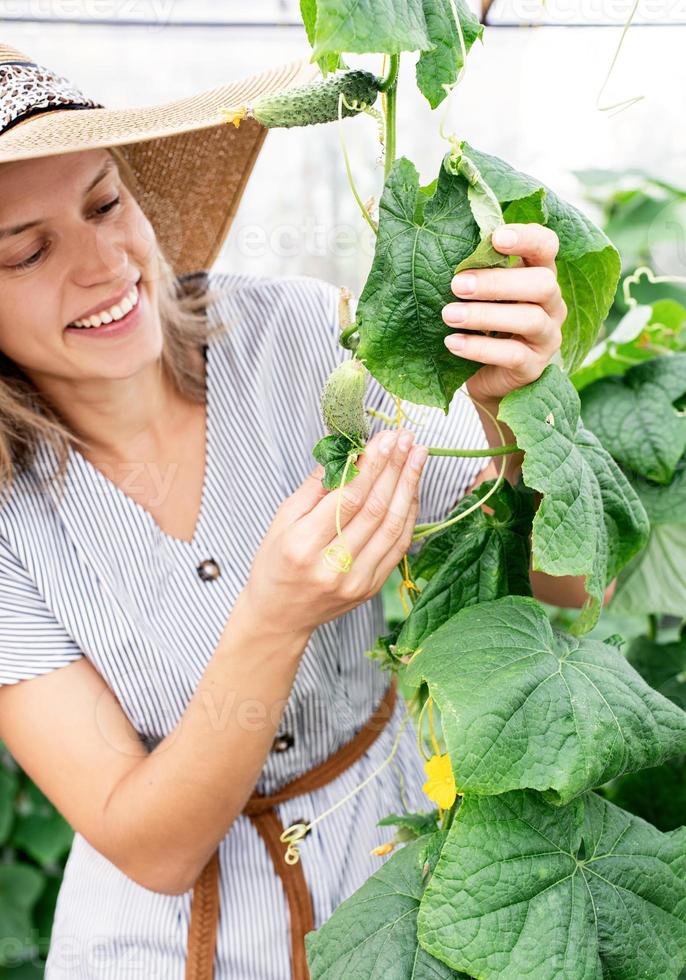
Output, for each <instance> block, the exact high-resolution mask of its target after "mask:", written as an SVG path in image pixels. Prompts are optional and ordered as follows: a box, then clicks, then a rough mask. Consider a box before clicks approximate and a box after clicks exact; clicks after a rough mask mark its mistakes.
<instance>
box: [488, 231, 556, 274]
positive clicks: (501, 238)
mask: <svg viewBox="0 0 686 980" xmlns="http://www.w3.org/2000/svg"><path fill="white" fill-rule="evenodd" d="M491 241H492V242H493V246H494V247H495V248H497V250H498V251H499V252H503V253H504V254H505V255H508V254H512V255H518V256H520V257H521V258H522V260H523V261H524V263H525V264H526V265H529V266H541V265H544V266H548V268H549V269H552V270H553V271H555V257H556V255H557V253H558V252H559V250H560V239H559V238H558V237H557V234H556V233H555V232H554V231H553V230H552V228H546V227H545V225H542V224H539V223H537V222H534V221H532V222H531V223H530V224H517V223H514V222H512V223H511V224H507V225H500V227H498V228H496V230H495V231H494V232H493V235H492V237H491Z"/></svg>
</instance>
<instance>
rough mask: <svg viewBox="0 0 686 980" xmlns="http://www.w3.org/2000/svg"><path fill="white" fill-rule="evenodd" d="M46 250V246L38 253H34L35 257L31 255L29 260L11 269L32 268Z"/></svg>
mask: <svg viewBox="0 0 686 980" xmlns="http://www.w3.org/2000/svg"><path fill="white" fill-rule="evenodd" d="M45 248H46V246H45V245H44V246H43V247H42V248H39V249H38V251H37V252H34V253H33V255H30V256H29V257H28V259H24V261H23V262H19V264H18V265H11V266H10V269H28V268H30V266H32V265H35V264H36V262H37V261H38V259H39V258H40V257H41V255H42V254H43V252H44V251H45Z"/></svg>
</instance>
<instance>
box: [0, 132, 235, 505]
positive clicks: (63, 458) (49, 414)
mask: <svg viewBox="0 0 686 980" xmlns="http://www.w3.org/2000/svg"><path fill="white" fill-rule="evenodd" d="M107 150H108V152H109V153H110V154H111V155H112V156H113V157H114V158H115V160H116V161H117V165H118V167H119V172H120V174H121V177H122V181H123V183H124V184H125V186H126V187H127V189H128V190H129V191H130V192H131V193H132V194H133V196H134V197H135V196H136V193H135V191H136V177H135V174H134V173H133V172H132V170H131V168H130V166H129V164H128V161H127V160H126V158H125V157H124V156H123V155H122V154H121V152H120V151H119V150H118V149H117V148H116V147H107ZM157 260H158V263H159V266H158V267H159V270H160V277H159V282H158V303H159V313H160V322H161V324H162V337H163V340H162V352H161V355H160V361H161V368H162V371H163V374H164V375H165V376H166V378H167V379H168V380H169V381H170V382H171V384H172V386H173V388H174V389H175V390H176V391H177V392H178V393H179V394H181V395H182V396H183V397H185V398H187V399H188V400H190V401H193V402H197V403H199V404H203V403H204V401H205V382H204V378H203V374H202V369H201V368H199V366H198V361H197V353H198V351H199V349H200V348H201V347H202V346H203V345H204V344H206V343H208V342H209V341H210V339H211V338H212V337H214V336H215V335H216V334H218V333H224V332H225V330H226V325H225V324H224V323H219V324H215V325H210V324H209V322H208V319H207V309H208V307H209V306H210V305H211V304H212V303H214V302H215V300H216V299H217V298H218V297H219V296H221V295H222V290H214V289H210V288H209V286H208V284H207V276H206V275H205V274H204V273H205V272H206V270H199V272H198V278H199V285H198V284H196V283H195V282H194V281H193V280H194V276H190V277H183V278H182V279H179V278H177V277H176V275H175V273H174V270H173V268H172V266H171V264H170V263H169V261H168V260H167V258H166V256H165V254H164V253H163V251H162V249H161V248H160V245H159V243H157ZM184 280H185V281H184ZM42 441H45V442H47V443H48V444H49V445H50V446H51V447H52V448H53V450H54V451H55V454H56V457H57V471H56V472H55V473H54V474H52V475H51V477H50V480H51V481H52V480H56V481H57V482H59V483H60V484H63V481H64V477H65V475H66V468H67V463H68V460H69V449H70V447H71V448H73V449H78V448H79V447H82V448H85V447H86V446H87V444H86V443H85V442H84V441H83V440H82V439H80V438H79V437H78V436H77V435H76V433H75V432H74V431H72V429H71V428H70V427H69V425H68V424H67V422H66V421H65V419H64V418H63V417H62V416H61V415H60V413H59V412H58V411H57V409H56V408H55V407H54V406H53V405H51V404H50V403H49V401H48V400H47V399H46V398H45V397H44V395H43V393H42V392H40V391H39V390H38V389H37V388H36V386H35V385H34V384H33V383H32V381H31V380H30V379H29V378H28V377H27V375H26V374H25V373H24V372H23V371H22V369H21V368H20V367H19V365H17V364H16V363H15V362H14V361H13V360H11V358H9V357H7V356H6V355H5V354H4V353H3V352H2V351H0V497H3V496H4V495H5V494H9V493H10V491H11V488H12V486H13V483H14V480H15V479H16V477H17V476H18V475H19V474H20V473H22V472H23V471H24V470H26V469H28V468H29V467H30V466H31V464H32V463H33V461H34V459H35V456H36V451H37V449H38V445H39V443H41V442H42ZM62 488H63V487H62ZM1 503H2V500H1V499H0V505H1Z"/></svg>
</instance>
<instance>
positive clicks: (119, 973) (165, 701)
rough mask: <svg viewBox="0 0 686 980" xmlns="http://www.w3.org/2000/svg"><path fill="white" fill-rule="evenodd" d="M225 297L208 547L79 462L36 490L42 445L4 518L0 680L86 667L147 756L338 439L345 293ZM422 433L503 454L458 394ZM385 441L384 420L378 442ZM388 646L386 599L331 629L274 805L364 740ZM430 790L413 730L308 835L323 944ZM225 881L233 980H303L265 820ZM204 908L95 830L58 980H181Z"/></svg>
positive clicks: (212, 375) (203, 513)
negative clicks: (329, 443)
mask: <svg viewBox="0 0 686 980" xmlns="http://www.w3.org/2000/svg"><path fill="white" fill-rule="evenodd" d="M209 285H210V287H213V288H219V289H220V290H221V296H220V298H219V299H218V300H217V301H216V302H215V303H213V304H212V305H211V307H210V309H209V311H208V316H209V319H210V322H211V323H219V322H223V323H226V324H227V325H228V329H227V331H226V332H225V333H222V334H219V335H216V336H215V337H214V338H212V339H211V340H210V342H209V344H208V345H207V346H206V348H205V357H206V369H207V370H206V377H207V413H208V426H207V435H206V440H207V445H206V453H207V455H206V469H205V476H204V485H203V492H202V504H201V510H200V515H199V519H198V524H197V527H196V529H195V533H194V536H193V540H192V541H190V542H188V541H184V540H181V539H178V538H174V537H172V536H170V535H168V534H166V533H164V532H163V531H162V530H161V529H160V528H159V526H158V525H157V523H156V521H155V520H154V519H153V517H152V515H151V514H150V513H149V512H148V511H147V510H146V509H145V508H143V507H142V506H141V505H139V504H138V503H137V502H136V501H134V499H133V498H132V497H129V496H128V495H127V494H126V493H125V492H124V491H123V490H122V489H120V488H119V487H117V486H116V485H115V484H114V483H112V482H111V481H110V480H109V479H108V478H107V477H106V476H105V475H104V474H103V473H102V472H100V471H99V470H98V469H97V468H96V467H94V466H93V465H92V464H91V463H89V462H88V461H87V460H86V459H85V457H83V456H82V455H81V454H80V453H78V452H76V451H71V452H70V458H69V465H68V472H67V480H66V492H65V493H64V495H62V496H60V495H59V494H58V493H57V491H56V489H55V488H54V487H53V488H51V489H50V490H49V491H48V492H45V491H40V490H39V489H38V487H37V483H36V476H37V475H44V474H45V473H47V472H51V471H52V467H53V466H54V463H55V458H54V455H53V453H52V450H50V449H49V448H48V447H47V446H46V445H43V446H41V448H40V450H39V453H38V457H37V460H36V463H35V465H34V467H33V468H32V469H30V470H28V471H27V472H25V473H24V474H22V475H21V476H20V477H19V479H18V481H17V483H16V485H15V487H14V489H13V492H12V494H11V496H10V497H9V499H8V500H7V502H6V503H5V504H4V506H3V507H2V508H0V683H2V684H13V683H16V682H18V681H21V680H23V679H26V678H31V677H35V676H38V675H40V674H45V673H46V672H48V671H51V670H55V669H57V668H59V667H62V666H65V665H67V664H69V663H71V662H72V661H74V660H77V659H78V658H79V657H83V656H86V657H88V658H89V660H90V661H91V662H92V663H93V665H94V666H95V667H96V669H97V670H98V671H99V672H100V674H101V675H102V677H103V678H104V679H105V681H106V683H107V684H108V685H109V687H110V688H111V689H112V691H113V692H114V694H115V695H116V697H117V698H118V700H119V703H120V704H121V707H122V709H123V711H124V712H125V713H126V715H127V717H128V719H129V720H130V722H131V724H132V725H133V726H134V728H135V729H136V731H137V732H138V733H139V735H140V738H141V740H142V741H143V742H144V744H145V745H146V746H147V747H148V748H149V749H150V750H152V749H153V748H154V747H155V745H157V744H158V742H159V741H160V740H162V739H163V738H164V737H165V736H166V735H167V734H168V733H169V732H170V731H171V730H172V729H173V728H174V727H175V726H176V725H177V723H178V722H179V720H180V718H181V716H182V715H183V713H184V710H185V708H186V706H187V704H188V702H189V700H190V698H191V696H192V694H193V692H194V690H195V688H196V686H197V684H198V682H199V680H200V678H201V675H202V673H203V671H204V670H205V668H206V666H207V663H208V661H209V659H210V658H211V656H212V654H213V652H214V650H215V648H216V645H217V643H218V641H219V638H220V635H221V633H222V631H223V629H224V625H225V623H226V620H227V618H228V616H229V614H230V612H231V609H232V606H233V604H234V602H235V600H236V597H237V596H238V594H239V592H240V591H241V589H242V588H243V587H244V584H245V582H246V580H247V577H248V574H249V571H250V566H251V562H252V558H253V556H254V553H255V551H256V550H257V548H258V547H259V544H260V542H261V540H262V538H263V536H264V534H265V533H266V531H267V529H268V527H269V525H270V523H271V521H272V519H273V516H274V513H275V511H276V509H277V507H278V506H279V504H280V503H281V501H282V500H283V499H284V498H285V497H286V496H288V495H289V494H291V493H292V492H293V491H294V490H295V489H296V488H297V487H298V486H299V485H300V484H301V483H302V482H303V480H304V479H305V477H306V476H307V474H308V473H309V472H310V471H311V469H312V467H313V465H314V460H313V457H312V453H311V450H312V446H313V445H314V443H315V442H316V441H317V440H318V439H319V438H320V437H321V436H322V435H324V430H323V427H322V422H321V418H320V413H319V394H320V391H321V387H322V383H323V381H324V379H325V378H326V376H327V375H328V374H329V372H330V371H331V370H332V369H333V368H334V366H335V365H336V364H338V363H340V362H341V360H343V359H345V358H347V357H350V356H351V355H350V353H349V352H348V351H346V350H344V349H343V348H342V347H341V346H340V345H339V344H338V331H339V325H338V289H337V288H336V287H335V286H333V285H331V284H330V283H327V282H323V281H321V280H319V279H315V278H311V277H307V276H293V277H283V278H267V277H257V276H248V275H233V274H224V273H210V275H209ZM370 382H371V383H370V386H369V389H368V397H367V400H366V401H367V405H368V406H370V407H374V408H376V409H378V410H380V411H385V412H387V413H392V412H393V408H394V404H395V402H394V399H392V398H391V397H390V396H389V395H388V394H387V393H386V392H385V391H384V390H383V389H382V388H381V387H380V386H379V385H378V384H377V383H376V382H375V381H374V379H370ZM422 412H423V413H424V414H423V415H422ZM412 414H413V417H416V420H417V424H409V423H407V427H408V428H412V429H414V430H415V431H416V432H417V441H418V442H423V443H426V444H428V445H438V446H463V447H472V448H484V447H486V446H487V445H488V443H487V440H486V437H485V434H484V431H483V428H482V426H481V423H480V421H479V418H478V415H477V414H476V411H475V410H474V408H473V407H472V405H471V403H470V402H469V401H468V399H467V398H464V397H462V396H461V395H459V394H457V395H456V396H455V398H454V399H453V402H452V405H451V410H450V412H449V414H448V415H447V416H446V415H445V414H444V413H443V412H442V411H441V410H440V409H428V408H427V409H415V410H413V413H412ZM383 425H384V423H383V422H382V421H380V420H379V419H378V418H374V419H373V424H372V431H373V432H374V431H377V430H378V429H379V428H380V427H381V426H383ZM488 462H489V459H488V458H483V457H482V458H478V457H477V458H474V459H461V460H460V459H449V458H445V457H433V458H431V459H430V460H429V462H428V463H427V465H426V467H425V470H424V473H423V475H422V484H421V488H420V494H421V509H420V514H419V517H418V520H419V521H422V522H423V521H428V520H436V519H438V518H439V517H441V516H443V515H445V514H446V513H447V512H448V511H449V510H450V509H451V508H452V506H454V504H455V503H456V502H457V501H458V500H459V499H460V498H461V497H462V496H463V495H464V492H465V490H466V488H467V487H468V485H469V484H470V483H471V482H472V481H473V480H474V478H475V477H476V475H477V473H478V472H479V471H480V470H481V469H482V468H483V467H484V466H486V465H487V463H488ZM132 476H133V477H134V478H135V475H133V474H132ZM206 559H213V560H214V561H215V562H217V564H218V565H219V568H220V572H221V574H220V575H219V577H218V578H214V579H212V578H210V579H207V578H203V577H201V575H200V574H199V571H198V566H199V565H200V563H201V562H203V561H204V560H206ZM384 632H387V629H386V624H385V622H384V616H383V609H382V602H381V596H380V595H377V596H375V597H373V598H372V599H371V600H369V601H368V602H366V603H364V604H363V605H361V606H358V607H357V608H356V609H354V610H352V611H350V612H348V613H346V614H345V615H343V616H340V617H339V618H337V619H335V620H333V621H331V622H328V623H325V624H323V625H322V626H320V627H318V628H317V629H316V630H315V631H314V633H313V634H312V636H311V638H310V640H309V642H308V644H307V648H306V650H305V653H304V655H303V657H302V661H301V663H300V666H299V669H298V672H297V676H296V679H295V683H294V685H293V689H292V691H291V694H290V698H289V701H288V704H287V706H286V709H285V712H284V715H283V718H282V720H281V723H280V727H279V731H278V736H279V737H278V738H277V739H276V740H275V742H274V746H273V748H272V751H271V752H270V753H269V755H268V757H267V759H266V762H265V764H264V768H263V770H262V773H261V776H260V779H259V781H258V783H257V786H256V789H257V790H258V791H259V792H261V793H272V792H274V791H275V790H276V789H278V788H279V787H280V786H282V785H283V784H285V783H286V782H288V781H290V780H291V779H292V778H294V777H295V776H297V775H298V774H300V773H302V772H303V771H305V770H306V769H309V768H311V767H312V766H314V765H316V764H318V763H320V762H321V761H322V760H323V759H325V758H326V757H327V756H329V755H331V754H332V753H333V752H335V751H336V750H337V749H338V748H339V747H340V746H341V745H343V744H344V743H345V742H347V741H348V740H349V739H351V738H352V736H353V735H354V734H355V733H356V731H357V730H358V729H359V728H360V727H361V726H362V724H363V723H364V721H365V720H366V719H367V717H368V716H369V714H370V713H371V712H372V710H373V708H374V706H375V705H376V704H377V703H378V701H379V700H380V698H381V696H382V694H383V692H384V690H385V688H386V686H387V683H388V675H387V674H382V673H381V672H380V671H379V670H378V669H377V668H376V666H375V665H374V663H373V662H372V661H371V660H370V659H369V658H368V657H366V656H365V651H366V650H368V649H369V648H370V647H371V646H372V645H373V643H374V641H375V639H376V637H377V636H379V635H381V634H383V633H384ZM246 695H247V696H248V697H249V692H246ZM236 710H238V709H236ZM403 713H404V708H403V706H402V705H401V704H398V705H397V706H396V709H395V712H394V715H393V717H392V719H391V721H390V723H389V725H388V727H387V728H386V729H385V731H384V732H383V733H382V735H381V736H380V737H379V738H378V739H377V741H376V743H375V744H374V745H373V746H372V747H371V748H370V749H369V751H368V752H367V753H366V754H365V755H364V756H363V757H362V758H361V759H360V761H359V762H357V763H355V764H354V765H353V766H352V767H351V768H350V769H349V770H347V771H346V772H344V773H343V774H342V775H340V776H339V777H337V778H336V779H335V780H334V781H333V782H332V783H330V784H329V785H328V786H326V787H324V788H323V789H321V790H318V791H316V792H314V793H311V794H306V795H303V796H299V797H298V798H297V799H295V800H292V801H291V802H288V803H285V804H283V805H281V806H280V807H279V816H280V818H281V821H282V823H283V825H284V826H288V825H290V824H291V823H294V822H296V821H301V820H303V819H307V820H309V819H311V818H313V817H314V816H316V815H317V814H319V813H321V812H323V811H324V810H325V809H327V808H328V807H330V806H332V805H333V804H334V803H336V802H337V801H338V800H340V799H341V798H342V797H343V796H344V795H345V794H346V793H348V792H349V791H350V790H351V789H353V788H354V787H355V786H357V785H358V784H359V783H360V782H361V781H362V780H363V779H364V778H365V777H366V776H367V775H368V774H369V773H371V772H372V771H373V770H374V769H376V768H377V767H378V766H379V765H380V764H381V763H382V762H383V760H384V759H385V758H386V756H387V755H388V753H389V751H390V749H391V747H392V745H393V742H394V739H395V737H396V733H397V731H398V725H399V722H400V720H401V718H402V716H403ZM243 723H244V726H245V732H246V738H249V737H250V725H251V724H258V725H259V724H260V723H261V722H260V720H259V718H258V719H257V720H256V721H255V719H254V716H253V717H252V718H251V714H250V712H249V711H246V712H245V718H244V722H243ZM424 779H425V776H424V772H423V769H422V760H421V757H420V755H419V753H418V750H417V746H416V743H415V738H414V734H413V732H412V729H411V726H407V727H406V728H405V730H404V732H403V734H402V736H401V739H400V745H399V749H398V752H397V755H396V757H395V760H394V763H393V764H392V765H389V766H387V767H386V768H385V769H384V770H383V771H382V772H381V774H380V775H379V776H378V778H376V779H375V780H374V781H373V782H372V783H371V784H370V785H369V786H367V787H366V788H365V789H364V790H363V791H362V792H361V793H359V794H357V795H356V796H355V797H354V798H353V799H351V800H350V801H349V802H347V803H346V804H345V805H344V806H342V807H340V808H339V809H338V810H336V811H335V812H334V813H333V814H332V815H331V816H330V817H328V818H326V819H325V820H323V821H322V822H321V823H318V824H317V825H316V826H315V827H314V828H313V829H312V831H311V833H310V834H309V835H308V837H307V838H306V840H305V841H304V842H303V844H302V847H301V861H302V864H303V870H304V873H305V877H306V880H307V882H308V884H309V887H310V890H311V894H312V899H313V906H314V917H315V923H316V925H317V926H319V925H321V924H322V923H323V922H324V921H325V920H326V918H327V917H328V916H329V915H330V914H331V913H332V912H333V911H334V909H335V908H336V907H337V905H339V903H340V902H341V901H342V900H343V899H344V898H346V897H347V896H348V895H350V894H351V893H352V892H353V891H355V889H357V888H358V887H359V886H360V885H361V884H362V883H363V882H364V881H365V880H366V878H367V877H368V876H369V875H370V874H371V873H372V872H373V871H374V870H376V869H377V868H378V867H379V865H380V863H381V860H382V859H381V858H378V857H374V856H371V855H370V851H371V849H372V848H373V847H375V846H377V845H379V844H381V843H382V842H383V841H384V840H387V839H388V837H389V830H388V828H379V827H377V825H376V824H377V821H378V820H379V819H380V818H381V817H383V816H385V815H387V814H388V813H390V812H398V811H399V810H402V809H404V808H407V809H430V807H431V804H430V803H429V801H428V800H427V798H426V797H425V796H424V794H423V793H422V790H421V785H422V783H423V782H424ZM198 805H199V806H201V805H202V804H201V802H199V803H198ZM169 860H170V861H173V860H174V854H173V853H171V854H170V855H169ZM220 865H221V878H220V901H221V914H220V921H219V929H218V936H217V954H216V961H215V977H216V978H217V980H287V978H288V977H289V974H290V966H289V963H290V946H289V934H288V910H287V906H286V903H285V899H284V894H283V891H282V887H281V883H280V881H279V879H278V878H277V877H276V875H275V873H274V871H273V868H272V865H271V863H270V860H269V858H268V856H267V853H266V850H265V848H264V845H263V843H262V841H261V839H260V838H259V837H258V835H257V834H256V832H255V830H254V829H253V827H252V825H251V823H250V821H249V820H248V819H247V818H245V817H242V816H241V817H239V818H238V819H237V820H236V821H235V822H234V824H233V825H232V827H231V828H230V830H229V832H228V833H227V834H226V836H225V837H224V839H223V840H222V842H221V844H220ZM191 897H192V891H188V892H187V893H185V894H183V895H163V894H160V893H157V892H153V891H149V890H148V889H146V888H144V887H142V886H141V885H139V884H137V883H136V882H134V881H133V880H131V879H130V878H128V877H127V876H126V875H125V874H124V873H123V872H122V871H120V870H119V869H118V868H117V867H116V866H115V865H114V864H112V863H111V862H110V861H108V860H107V858H106V857H104V856H103V855H102V854H101V853H99V852H98V851H97V850H95V848H94V847H92V846H91V844H90V843H89V842H88V841H87V840H86V839H85V838H84V837H83V836H82V835H81V834H78V833H77V834H76V835H75V837H74V841H73V845H72V849H71V851H70V854H69V857H68V860H67V864H66V869H65V874H64V879H63V882H62V886H61V890H60V892H59V896H58V901H57V907H56V913H55V920H54V926H53V933H52V939H51V944H50V950H49V954H48V962H47V970H46V977H47V980H105V978H107V980H122V978H124V977H129V976H130V977H141V978H145V980H183V976H184V965H185V956H186V944H187V938H188V926H189V920H190V908H191Z"/></svg>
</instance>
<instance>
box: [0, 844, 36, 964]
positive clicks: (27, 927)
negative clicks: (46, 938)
mask: <svg viewBox="0 0 686 980" xmlns="http://www.w3.org/2000/svg"><path fill="white" fill-rule="evenodd" d="M45 880H46V879H45V876H44V875H43V874H42V873H41V872H40V871H39V870H38V868H34V867H31V865H29V864H17V863H14V864H2V865H0V936H2V937H3V939H7V938H8V937H16V939H17V940H18V941H19V942H20V943H23V942H26V941H27V940H28V937H30V936H31V935H35V932H34V929H33V923H32V921H31V912H32V910H33V907H34V905H35V904H36V901H37V900H38V897H39V895H40V893H41V892H42V891H43V888H44V887H45ZM11 946H12V944H10V947H9V948H8V949H7V953H8V954H9V964H8V965H10V964H11V965H14V963H16V944H15V948H14V952H13V951H12V948H11ZM6 955H7V954H6V952H5V950H4V949H2V950H0V966H2V965H4V964H5V963H6V962H7V961H6Z"/></svg>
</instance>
